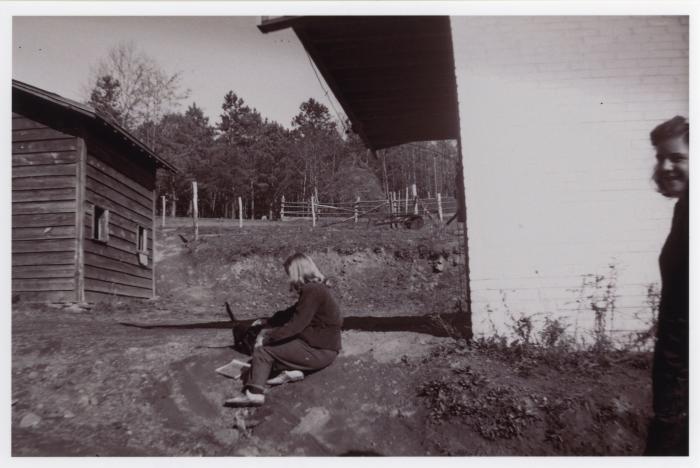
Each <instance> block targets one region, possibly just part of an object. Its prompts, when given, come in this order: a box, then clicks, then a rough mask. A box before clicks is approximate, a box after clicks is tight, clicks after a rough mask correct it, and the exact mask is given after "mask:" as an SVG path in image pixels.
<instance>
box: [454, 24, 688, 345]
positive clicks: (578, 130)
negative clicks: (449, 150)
mask: <svg viewBox="0 0 700 468" xmlns="http://www.w3.org/2000/svg"><path fill="white" fill-rule="evenodd" d="M452 29H453V42H454V50H455V62H456V72H457V85H458V93H459V104H460V125H461V131H462V142H463V143H462V144H463V157H464V166H465V172H466V175H465V179H466V180H465V182H466V190H467V193H466V195H467V209H468V218H469V219H468V222H469V224H468V227H469V236H470V258H471V269H472V288H473V300H474V317H473V321H474V328H475V331H476V332H477V333H490V332H492V331H493V327H494V326H495V328H496V329H497V330H498V331H499V332H508V331H509V329H510V324H511V323H512V319H513V318H516V319H517V318H518V317H520V316H521V315H525V316H533V319H534V320H535V321H536V322H539V323H541V322H542V321H543V320H544V318H545V317H550V318H557V319H560V320H562V321H564V322H565V323H567V324H568V325H569V331H570V332H572V333H573V332H576V334H577V337H579V338H581V337H584V338H586V337H589V338H590V332H591V329H592V326H593V312H592V310H591V307H590V302H591V300H590V299H589V298H585V297H584V299H583V300H581V298H580V296H581V295H582V294H583V296H591V295H592V296H594V297H598V296H600V295H601V294H602V292H603V291H602V290H598V291H597V292H593V290H592V289H590V288H588V289H586V290H585V291H582V288H581V284H582V279H583V276H584V275H595V274H599V275H605V276H609V274H610V269H609V265H610V264H615V265H616V272H617V286H616V289H615V292H616V294H617V296H618V297H617V299H616V306H617V307H616V311H615V313H614V314H612V313H608V314H607V317H606V319H607V321H606V326H607V328H608V331H609V332H610V333H611V335H613V336H615V337H616V339H618V340H619V341H620V342H624V341H625V340H626V339H627V336H628V334H629V333H630V332H633V331H635V330H641V329H644V328H645V327H646V326H647V325H648V321H649V319H650V312H649V307H648V306H647V304H646V300H647V297H646V287H647V285H648V284H650V283H658V281H659V277H658V267H657V257H658V253H659V250H660V248H661V245H662V243H663V241H664V239H665V236H666V234H667V232H668V229H669V223H670V217H671V214H672V205H673V202H672V201H669V200H666V199H664V198H663V197H661V196H660V195H658V194H657V193H656V192H655V191H654V188H653V184H652V183H651V181H650V174H651V169H652V166H653V163H654V160H653V150H652V148H651V146H650V144H649V131H650V130H651V129H652V128H653V127H654V126H655V125H657V124H658V123H660V122H662V121H663V120H666V119H668V118H670V117H673V116H674V115H677V114H681V115H688V18H687V17H670V16H658V17H644V16H631V17H620V16H616V17H612V16H611V17H594V16H579V17H551V16H550V17H546V16H541V17H453V18H452ZM504 295H505V297H506V301H505V304H504V301H503V300H502V299H503V296H504ZM577 300H579V301H580V303H579V302H577Z"/></svg>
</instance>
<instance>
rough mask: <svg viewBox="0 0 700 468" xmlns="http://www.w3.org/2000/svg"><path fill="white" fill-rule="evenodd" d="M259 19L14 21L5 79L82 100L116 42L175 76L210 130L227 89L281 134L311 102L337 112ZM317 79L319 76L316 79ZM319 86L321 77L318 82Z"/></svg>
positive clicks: (294, 48) (293, 51)
mask: <svg viewBox="0 0 700 468" xmlns="http://www.w3.org/2000/svg"><path fill="white" fill-rule="evenodd" d="M259 21H260V17H259V16H220V17H216V16H208V17H191V16H190V17H184V16H179V17H178V16H170V17H168V16H159V17H145V16H102V17H100V16H88V17H80V16H15V17H14V18H13V19H12V78H13V79H17V80H20V81H23V82H26V83H28V84H31V85H34V86H37V87H39V88H43V89H45V90H48V91H51V92H54V93H57V94H59V95H62V96H64V97H67V98H70V99H74V100H78V101H85V100H86V98H87V97H88V93H89V91H88V90H89V89H90V88H91V87H92V86H91V85H92V84H91V83H90V81H89V78H90V76H91V70H93V69H94V68H95V66H96V64H97V63H98V62H99V61H100V59H101V58H103V57H105V56H106V55H107V52H108V50H109V49H110V48H111V47H113V46H115V45H117V44H119V43H123V42H129V41H131V42H133V43H134V44H135V45H136V47H137V48H138V49H140V50H142V51H143V52H145V53H146V54H147V55H149V56H151V57H152V58H154V59H155V60H156V61H157V62H158V64H159V65H160V66H161V67H162V68H163V69H164V70H165V71H166V72H168V73H170V74H172V73H176V72H179V73H181V76H182V80H181V83H182V86H183V88H186V89H189V90H190V97H189V98H188V99H187V100H186V101H184V102H183V104H184V105H183V106H182V107H181V109H179V110H182V111H184V110H185V109H186V107H187V106H188V105H189V104H190V103H192V102H195V103H196V104H197V106H199V107H201V108H202V109H203V110H204V113H205V115H207V116H208V117H209V119H210V122H211V123H215V122H216V121H218V119H219V115H220V113H221V112H220V111H221V104H222V103H223V98H224V95H225V94H226V93H227V92H228V91H230V90H232V91H234V92H235V93H236V94H237V95H238V96H239V97H242V98H243V99H244V100H245V101H246V103H247V104H248V105H250V106H252V107H255V108H257V109H258V111H260V113H261V114H262V115H263V117H267V118H268V119H270V120H274V121H277V122H278V123H280V124H282V125H284V126H285V127H289V126H290V125H291V120H292V117H293V116H294V115H296V114H297V113H298V111H299V105H300V104H301V103H302V102H303V101H305V100H306V99H308V98H309V97H313V98H314V99H316V100H318V101H320V102H322V103H324V104H325V105H326V106H327V107H328V108H329V110H330V111H331V113H333V114H335V111H334V107H335V109H337V110H338V111H339V112H341V111H342V110H341V108H340V106H339V105H338V104H337V102H336V101H335V100H333V101H331V99H333V98H332V93H330V92H329V96H328V97H327V96H326V95H325V94H324V90H327V89H328V87H327V85H326V84H325V83H323V82H322V83H323V88H322V86H321V84H319V81H318V79H317V78H316V75H315V74H314V71H313V69H312V65H311V63H310V62H309V59H308V56H307V55H306V52H305V51H304V48H303V47H302V46H301V43H300V42H299V40H298V39H297V37H296V36H295V35H294V33H293V32H292V31H291V29H287V30H282V31H277V32H274V33H269V34H263V33H261V32H260V31H259V30H258V28H257V27H256V26H257V24H258V23H259ZM319 77H320V75H319ZM321 80H322V78H321Z"/></svg>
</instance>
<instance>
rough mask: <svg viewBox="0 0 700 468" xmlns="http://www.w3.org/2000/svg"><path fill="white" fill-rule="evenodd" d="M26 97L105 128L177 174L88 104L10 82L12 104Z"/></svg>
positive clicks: (164, 161) (167, 163)
mask: <svg viewBox="0 0 700 468" xmlns="http://www.w3.org/2000/svg"><path fill="white" fill-rule="evenodd" d="M27 97H30V98H34V99H39V100H41V101H43V102H46V103H47V104H50V105H54V106H57V107H58V108H60V109H62V110H64V111H66V112H68V113H71V114H74V115H76V116H81V117H83V118H86V119H88V120H89V121H92V122H93V123H96V124H98V125H103V126H106V127H108V128H110V129H111V130H112V131H113V132H114V133H115V134H117V135H118V136H119V137H120V138H122V139H123V140H125V141H126V142H128V143H130V144H131V145H132V146H134V147H135V148H136V149H137V150H138V152H139V153H140V154H142V155H143V156H144V157H145V158H147V159H150V160H152V161H153V162H155V164H156V166H158V167H162V168H165V169H168V170H170V171H172V172H178V171H177V169H176V168H175V167H174V166H173V165H172V164H170V163H169V162H168V161H166V160H165V159H163V158H161V157H159V156H158V155H157V154H155V153H154V152H153V150H151V148H149V147H148V146H147V145H146V144H145V143H143V142H142V141H141V140H139V139H138V138H136V137H135V136H134V135H132V134H131V133H129V131H127V130H126V129H125V128H123V127H122V126H121V125H119V124H118V123H117V122H115V121H114V119H112V118H110V117H109V116H107V115H105V114H103V113H101V112H99V111H97V110H96V109H95V108H94V107H92V106H90V105H88V104H83V103H80V102H77V101H73V100H72V99H68V98H65V97H63V96H60V95H58V94H56V93H52V92H49V91H46V90H43V89H41V88H37V87H36V86H32V85H29V84H27V83H23V82H21V81H18V80H12V100H13V103H14V102H16V100H18V99H23V98H24V99H26V98H27Z"/></svg>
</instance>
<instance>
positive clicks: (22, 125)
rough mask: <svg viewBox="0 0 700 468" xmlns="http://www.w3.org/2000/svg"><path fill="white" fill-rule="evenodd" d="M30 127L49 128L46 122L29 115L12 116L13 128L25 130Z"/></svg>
mask: <svg viewBox="0 0 700 468" xmlns="http://www.w3.org/2000/svg"><path fill="white" fill-rule="evenodd" d="M28 128H48V127H47V126H46V125H45V124H43V123H41V122H37V121H36V120H32V119H29V118H27V117H23V116H18V117H12V130H13V131H14V130H25V129H28Z"/></svg>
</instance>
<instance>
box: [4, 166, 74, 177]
mask: <svg viewBox="0 0 700 468" xmlns="http://www.w3.org/2000/svg"><path fill="white" fill-rule="evenodd" d="M53 176H73V177H75V163H69V164H68V163H67V164H44V165H41V166H39V165H36V166H15V167H13V168H12V178H13V179H16V178H21V177H53Z"/></svg>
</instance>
